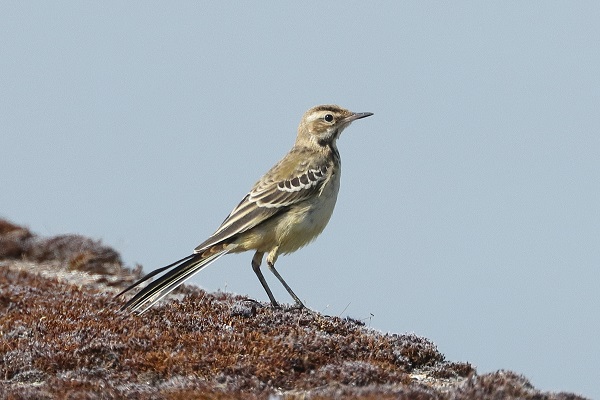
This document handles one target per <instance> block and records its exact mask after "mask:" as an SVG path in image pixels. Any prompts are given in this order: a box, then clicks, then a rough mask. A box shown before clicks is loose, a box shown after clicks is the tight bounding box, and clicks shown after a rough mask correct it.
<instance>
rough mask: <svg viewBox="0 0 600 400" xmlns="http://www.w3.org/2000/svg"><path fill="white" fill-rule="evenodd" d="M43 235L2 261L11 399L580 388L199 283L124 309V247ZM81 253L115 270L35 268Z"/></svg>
mask: <svg viewBox="0 0 600 400" xmlns="http://www.w3.org/2000/svg"><path fill="white" fill-rule="evenodd" d="M5 226H6V225H5ZM0 229H2V225H1V224H0ZM6 231H7V232H9V234H10V232H15V231H16V229H6ZM32 238H34V237H33V236H30V239H29V240H31V239H32ZM35 243H37V244H38V245H40V247H38V248H37V249H36V250H35V251H34V252H32V253H27V254H30V256H31V254H38V256H35V257H41V258H43V259H44V261H45V263H44V264H38V265H37V266H36V267H35V268H33V269H31V268H30V269H28V270H23V269H20V268H19V265H20V264H19V263H20V262H19V261H4V262H3V264H2V265H3V266H2V267H1V268H0V388H2V390H3V391H4V392H3V398H7V399H10V398H42V399H43V398H57V397H60V398H73V399H78V398H98V397H100V398H149V399H152V398H156V399H158V398H173V399H183V398H211V399H212V398H216V399H226V398H242V399H244V398H246V399H251V398H266V397H267V396H268V395H269V394H277V393H278V394H282V395H285V396H287V397H291V398H293V397H304V398H313V399H318V398H339V397H348V396H354V397H356V396H360V397H361V398H367V399H369V398H371V399H376V398H377V399H387V398H399V399H403V398H406V399H408V398H410V399H475V398H481V397H482V396H484V397H488V398H490V397H491V398H508V399H511V398H539V399H559V398H560V399H567V398H576V397H574V396H572V395H565V394H556V395H550V394H543V393H540V392H539V391H537V390H535V389H534V388H532V387H531V385H530V384H529V383H528V382H527V381H526V380H525V379H524V378H522V377H520V376H518V375H516V374H512V373H504V372H502V373H500V372H499V373H497V374H489V375H483V376H477V375H476V374H475V371H474V370H473V368H472V367H471V366H470V365H469V364H466V363H451V362H446V361H445V360H444V357H443V355H442V354H441V353H440V352H439V351H438V349H437V348H436V346H435V345H434V343H432V342H431V341H429V340H427V339H425V338H422V337H419V336H416V335H414V334H410V335H397V334H383V333H380V332H377V331H374V330H371V329H368V328H366V327H364V324H362V323H360V322H358V321H355V320H351V319H341V318H338V317H329V316H324V315H321V314H318V313H311V312H308V311H305V310H303V311H298V310H296V311H284V310H274V309H272V308H271V307H269V306H265V305H262V304H259V303H256V302H252V301H248V300H245V299H243V298H241V297H239V296H231V295H227V294H224V293H216V294H210V293H206V292H204V291H202V290H200V289H198V288H195V287H192V286H187V287H185V288H184V290H182V291H181V292H182V293H185V294H186V296H185V297H184V298H183V299H182V300H180V301H172V302H163V303H162V304H161V305H159V306H157V307H155V308H153V309H151V310H149V311H148V312H147V313H145V314H143V315H141V316H140V315H131V314H128V313H126V312H121V311H119V308H120V306H121V305H122V303H123V300H122V299H117V300H115V299H114V298H113V296H114V294H115V293H116V292H117V290H115V289H111V288H110V287H108V286H107V285H105V284H98V282H101V281H111V282H113V284H118V285H121V287H122V286H124V285H125V283H126V282H128V281H131V280H132V279H134V278H135V275H136V274H135V273H132V272H131V271H129V270H127V269H125V268H122V266H120V261H119V259H118V255H116V256H115V254H116V253H114V254H113V253H112V252H111V251H107V250H106V249H103V247H102V246H101V245H99V243H97V242H93V241H89V240H87V239H85V238H82V237H79V236H61V237H58V238H54V239H47V240H44V239H37V238H36V239H35ZM39 254H42V256H39ZM79 262H81V265H85V266H86V267H84V268H79V267H76V268H75V269H78V270H81V269H82V270H84V271H90V270H92V271H93V272H95V273H106V274H109V275H104V276H100V277H98V279H97V280H96V281H95V284H80V285H77V286H76V285H73V284H69V283H68V282H65V281H64V280H58V279H48V278H43V277H42V276H41V275H39V274H38V273H36V272H40V271H41V270H43V269H45V268H46V272H48V270H47V268H49V267H48V265H50V264H51V265H54V267H55V268H61V266H62V268H63V269H64V270H67V271H68V270H72V269H73V263H75V264H78V263H79ZM95 263H98V264H95ZM78 265H79V264H78ZM92 265H100V266H99V267H98V266H96V267H93V268H91V267H90V266H92ZM106 265H113V266H115V267H110V268H106V267H105V266H106ZM80 274H83V273H80ZM110 274H115V275H110ZM86 276H88V275H86ZM95 276H97V275H95ZM114 276H117V277H118V278H119V279H116V280H115V279H113V278H114ZM115 282H117V283H115ZM416 376H419V377H426V379H421V378H419V379H418V380H417V378H415V377H416ZM466 377H468V378H466ZM461 382H462V383H461ZM442 386H444V387H443V388H442ZM536 396H537V397H536ZM565 396H567V397H565ZM569 396H571V397H569Z"/></svg>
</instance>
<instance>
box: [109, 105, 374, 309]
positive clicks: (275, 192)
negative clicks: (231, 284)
mask: <svg viewBox="0 0 600 400" xmlns="http://www.w3.org/2000/svg"><path fill="white" fill-rule="evenodd" d="M370 115H372V113H353V112H351V111H348V110H345V109H343V108H341V107H338V106H334V105H323V106H317V107H313V108H311V109H310V110H308V111H307V112H306V113H305V114H304V116H303V118H302V120H301V122H300V125H299V127H298V136H297V138H296V143H295V144H294V147H293V148H292V149H291V150H290V152H289V153H288V154H287V155H286V156H285V157H284V158H283V159H281V161H279V162H278V163H277V164H275V165H274V166H273V167H272V168H271V169H270V170H269V171H268V172H267V173H266V174H265V175H264V176H263V177H262V178H261V179H260V180H259V181H258V182H256V183H255V184H254V186H253V187H252V189H251V190H250V192H249V193H248V194H247V195H246V196H245V197H244V198H243V199H242V201H241V202H240V203H239V204H238V205H237V206H236V207H235V208H234V209H233V211H231V213H230V214H229V216H227V218H225V220H224V221H223V223H222V224H221V226H220V227H219V228H218V229H217V230H216V231H215V233H213V234H212V235H211V236H210V237H209V238H208V239H207V240H205V241H204V242H202V243H201V244H200V245H199V246H198V247H196V249H195V251H194V253H193V254H191V255H189V256H187V257H185V258H183V259H181V260H178V261H176V262H175V263H173V264H170V265H167V266H166V267H163V268H159V269H157V270H155V271H153V272H151V273H150V274H148V275H147V276H145V277H144V278H142V279H141V280H139V281H137V282H136V283H134V284H133V285H131V286H130V287H128V288H127V289H125V290H124V291H123V292H121V293H120V294H119V295H121V294H123V293H125V292H127V291H129V290H130V289H132V288H134V287H136V286H138V285H139V284H140V283H142V282H144V281H146V280H147V279H149V278H151V277H153V276H156V275H158V274H160V273H162V272H165V271H167V270H170V271H168V272H166V273H165V274H164V275H163V276H161V277H160V278H159V279H157V280H156V281H154V282H152V283H150V284H149V285H148V286H146V287H145V288H143V289H142V290H141V291H140V292H139V293H137V294H136V295H135V296H133V297H132V298H131V299H130V300H129V301H128V302H127V303H126V304H125V305H124V306H123V309H130V310H131V311H139V312H140V313H141V312H144V311H145V310H147V309H148V308H150V307H152V305H153V304H155V303H156V302H158V301H159V300H160V299H162V298H163V297H164V296H166V295H167V294H169V292H171V291H172V290H173V289H175V288H176V287H177V286H179V285H180V284H182V283H183V282H184V281H185V280H187V279H188V278H190V277H191V276H192V275H194V274H195V273H197V272H198V271H200V270H201V269H202V268H204V267H205V266H207V265H208V264H210V263H212V262H213V261H215V260H216V259H218V258H219V257H221V256H223V255H225V254H227V253H239V252H243V251H247V250H255V251H256V253H255V255H254V257H253V258H252V268H253V270H254V272H255V273H256V275H257V277H258V279H259V280H260V282H261V284H262V286H263V287H264V289H265V291H266V292H267V295H268V296H269V299H270V300H271V303H272V304H273V305H274V306H277V302H276V300H275V297H274V296H273V294H272V293H271V290H270V288H269V286H268V285H267V282H266V280H265V279H264V276H263V275H262V272H261V271H260V265H261V263H262V258H263V256H264V254H265V253H267V254H268V255H267V265H268V267H269V269H270V270H271V272H273V274H274V275H275V276H276V277H277V278H278V279H279V281H280V282H281V283H282V284H283V285H284V287H285V288H286V289H287V291H288V292H289V294H290V295H291V296H292V297H293V298H294V300H295V301H296V304H297V305H298V306H301V307H303V306H304V305H303V304H302V302H301V301H300V299H299V298H298V296H296V294H294V292H293V291H292V290H291V288H290V287H289V286H288V285H287V283H286V282H285V281H284V280H283V278H282V277H281V276H280V275H279V273H278V272H277V270H276V269H275V262H276V261H277V257H278V255H279V254H287V253H291V252H293V251H296V250H298V249H299V248H300V247H302V246H305V245H306V244H308V243H310V242H311V241H312V240H314V239H315V238H316V237H317V236H318V235H319V234H320V233H321V232H322V231H323V229H324V228H325V226H326V225H327V222H329V218H330V217H331V214H332V213H333V208H334V206H335V202H336V199H337V193H338V190H339V184H340V173H341V169H340V168H341V164H340V156H339V153H338V150H337V147H336V140H337V139H338V138H339V136H340V134H341V133H342V131H343V130H344V129H345V128H346V127H347V126H348V125H350V123H351V122H352V121H354V120H356V119H359V118H364V117H368V116H370Z"/></svg>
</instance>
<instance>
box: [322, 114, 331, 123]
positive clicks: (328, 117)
mask: <svg viewBox="0 0 600 400" xmlns="http://www.w3.org/2000/svg"><path fill="white" fill-rule="evenodd" d="M323 119H324V120H325V122H333V115H331V114H325V116H324V117H323Z"/></svg>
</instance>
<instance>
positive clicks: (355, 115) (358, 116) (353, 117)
mask: <svg viewBox="0 0 600 400" xmlns="http://www.w3.org/2000/svg"><path fill="white" fill-rule="evenodd" d="M371 115H373V113H372V112H361V113H353V114H352V115H351V116H349V117H347V118H346V121H347V122H352V121H354V120H357V119H361V118H367V117H370V116H371Z"/></svg>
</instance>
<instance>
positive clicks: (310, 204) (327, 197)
mask: <svg viewBox="0 0 600 400" xmlns="http://www.w3.org/2000/svg"><path fill="white" fill-rule="evenodd" d="M339 186H340V173H339V170H338V171H336V173H334V174H333V175H332V176H331V178H330V179H329V180H328V181H327V183H326V184H325V185H324V186H323V189H322V191H321V193H320V194H319V195H318V196H315V197H313V198H311V199H308V200H306V201H304V202H302V203H300V204H297V205H295V206H293V207H292V208H291V209H290V210H289V211H288V212H287V213H286V214H285V216H284V218H282V220H281V221H280V223H279V224H278V226H277V228H276V236H277V241H278V242H279V253H282V254H285V253H291V252H293V251H296V250H298V249H299V248H301V247H303V246H305V245H307V244H308V243H310V242H312V241H313V240H314V239H315V238H316V237H317V236H318V235H319V234H320V233H321V232H323V229H325V226H327V223H328V222H329V219H330V218H331V215H332V214H333V209H334V208H335V203H336V201H337V195H338V191H339Z"/></svg>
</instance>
